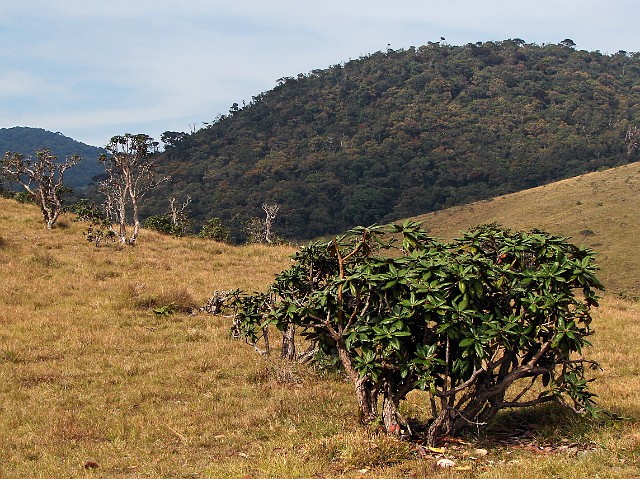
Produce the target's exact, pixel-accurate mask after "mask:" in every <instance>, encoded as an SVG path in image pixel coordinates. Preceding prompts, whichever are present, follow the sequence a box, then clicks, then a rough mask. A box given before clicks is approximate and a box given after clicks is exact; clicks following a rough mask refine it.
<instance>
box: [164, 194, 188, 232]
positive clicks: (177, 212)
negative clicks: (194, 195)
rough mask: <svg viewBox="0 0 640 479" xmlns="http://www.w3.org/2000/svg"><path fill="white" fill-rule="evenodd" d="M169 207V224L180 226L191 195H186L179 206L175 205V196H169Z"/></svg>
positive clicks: (175, 226)
mask: <svg viewBox="0 0 640 479" xmlns="http://www.w3.org/2000/svg"><path fill="white" fill-rule="evenodd" d="M168 199H169V207H170V208H171V225H172V226H173V227H174V228H177V227H178V226H180V224H181V223H183V221H182V220H183V219H184V218H185V217H186V215H187V213H186V210H187V207H188V206H189V205H190V204H191V196H189V195H187V199H186V200H185V202H184V203H182V205H180V207H179V208H178V207H177V206H176V201H177V200H176V198H175V197H173V196H170V197H169V198H168Z"/></svg>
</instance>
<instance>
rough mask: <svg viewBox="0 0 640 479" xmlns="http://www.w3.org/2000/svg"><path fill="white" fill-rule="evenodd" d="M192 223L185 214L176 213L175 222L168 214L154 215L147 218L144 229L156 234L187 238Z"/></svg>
mask: <svg viewBox="0 0 640 479" xmlns="http://www.w3.org/2000/svg"><path fill="white" fill-rule="evenodd" d="M192 223H193V221H192V220H191V219H190V218H189V216H188V215H187V214H186V213H184V212H183V213H178V214H177V215H176V218H175V221H174V219H173V217H172V215H171V214H170V213H167V214H164V215H154V216H150V217H149V218H147V219H146V220H145V222H144V227H145V228H148V229H150V230H153V231H157V232H158V233H162V234H166V235H171V236H176V237H179V238H181V237H183V236H188V235H189V234H190V232H191V226H192Z"/></svg>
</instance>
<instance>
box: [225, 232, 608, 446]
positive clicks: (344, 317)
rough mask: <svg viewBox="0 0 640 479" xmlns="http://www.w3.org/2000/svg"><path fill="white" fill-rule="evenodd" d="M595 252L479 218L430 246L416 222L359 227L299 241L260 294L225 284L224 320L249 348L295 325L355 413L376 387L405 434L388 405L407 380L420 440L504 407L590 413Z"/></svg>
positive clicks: (395, 429)
mask: <svg viewBox="0 0 640 479" xmlns="http://www.w3.org/2000/svg"><path fill="white" fill-rule="evenodd" d="M593 255H594V254H593V252H592V251H591V250H589V249H585V248H578V247H576V246H574V245H572V244H570V243H569V242H567V240H566V239H565V238H562V237H557V236H553V235H550V234H548V233H545V232H543V231H538V230H534V231H532V232H514V231H510V230H505V229H501V228H499V227H497V226H496V225H485V226H481V227H478V228H476V229H473V230H471V231H469V232H468V233H466V234H465V235H464V236H463V237H462V238H460V239H458V240H456V241H454V242H452V243H450V244H441V243H439V242H436V241H435V240H433V239H432V238H430V237H429V236H428V235H427V234H426V232H425V231H423V230H422V229H421V228H420V227H419V225H417V224H415V223H410V222H406V223H405V224H403V225H393V226H391V227H389V228H382V227H371V228H362V227H359V228H356V229H353V230H351V231H349V232H347V233H346V234H344V235H342V236H340V237H337V238H335V239H334V240H333V241H331V242H329V243H312V244H310V245H308V246H305V247H303V248H302V249H301V250H300V251H299V252H298V253H297V254H296V255H295V256H294V263H293V265H292V266H291V267H290V268H289V269H287V270H285V271H283V272H282V273H281V274H279V275H278V276H277V278H276V280H275V282H274V283H273V284H272V286H271V288H270V290H269V291H268V292H267V293H266V294H264V293H262V294H257V295H251V296H244V295H242V294H240V293H237V294H236V296H237V300H236V304H235V308H236V310H237V315H236V318H235V326H234V327H235V331H236V334H238V335H239V336H241V337H244V338H246V339H248V340H249V342H251V343H252V344H254V345H255V344H256V343H257V342H258V341H259V340H260V339H261V337H262V336H263V335H264V331H265V330H266V328H267V326H269V325H275V326H276V327H277V328H278V329H279V330H281V331H285V330H287V329H288V328H289V326H290V325H295V326H296V327H297V328H299V330H300V331H301V333H302V335H303V336H305V337H306V338H307V339H309V340H311V341H313V342H316V343H317V344H318V345H319V347H320V349H321V350H322V351H323V352H325V353H326V354H331V355H333V356H337V357H338V358H339V359H340V361H341V363H342V366H343V367H344V369H345V371H346V372H347V373H348V374H349V376H350V378H351V380H352V382H353V384H354V388H355V393H356V396H357V397H358V402H359V404H360V407H361V412H362V414H363V417H364V418H365V420H366V421H368V422H370V421H375V420H376V419H377V418H378V417H379V416H378V410H377V397H378V395H382V396H383V410H382V421H383V422H384V424H385V427H386V429H387V431H388V432H389V433H391V434H400V432H401V431H404V432H405V433H409V432H410V429H409V425H408V423H407V421H406V420H404V418H402V416H401V415H400V414H399V412H398V404H399V402H400V401H401V400H402V399H404V397H405V396H406V394H408V393H409V392H410V391H412V390H423V391H425V392H426V394H427V396H428V398H429V403H428V404H429V407H430V408H431V410H432V414H433V421H432V422H431V424H430V426H429V431H428V434H427V440H428V441H429V442H431V443H434V442H435V441H436V440H437V439H438V438H440V437H442V436H444V435H454V434H458V433H460V432H461V431H462V430H463V429H464V428H465V427H467V426H469V425H474V426H478V427H481V426H485V425H486V424H488V423H489V421H490V420H491V419H492V418H493V417H495V415H496V414H497V412H498V411H499V410H500V409H503V408H506V407H526V406H532V405H535V404H539V403H544V402H548V401H555V402H558V403H560V404H563V405H565V406H567V407H569V408H571V409H573V410H574V411H577V412H580V413H591V414H595V413H596V412H597V408H596V406H595V402H594V400H593V394H592V393H591V392H590V391H589V389H588V382H589V380H588V379H587V377H586V374H585V373H586V370H588V369H589V368H593V367H597V365H596V364H595V363H594V362H593V361H590V360H588V359H585V358H583V357H582V350H583V348H584V347H585V346H586V345H588V344H589V343H588V340H587V338H588V336H589V335H590V334H591V330H590V323H591V316H590V309H591V307H592V306H597V304H598V303H597V296H596V293H595V290H597V289H601V288H602V286H601V285H600V283H599V281H598V279H597V278H596V275H595V272H596V269H597V268H596V266H595V265H594V263H593ZM534 385H536V387H537V388H538V389H536V390H537V391H539V393H538V394H534V393H533V386H534ZM401 428H402V429H401Z"/></svg>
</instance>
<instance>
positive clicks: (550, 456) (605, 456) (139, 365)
mask: <svg viewBox="0 0 640 479" xmlns="http://www.w3.org/2000/svg"><path fill="white" fill-rule="evenodd" d="M0 212H1V213H0V235H1V237H2V238H3V239H4V242H3V246H2V247H1V248H0V277H1V278H2V280H1V281H0V411H2V413H1V414H0V477H8V478H9V477H10V478H51V477H68V478H85V477H96V478H97V477H100V478H138V477H149V478H151V477H152V478H159V477H164V478H172V477H175V478H178V477H197V478H229V477H237V478H242V477H244V476H245V475H248V476H250V477H252V478H255V479H257V478H289V477H291V478H293V477H301V478H302V477H304V478H306V477H322V478H355V477H360V476H362V477H365V478H369V477H370V478H407V477H409V478H410V477H436V478H438V477H442V478H445V477H446V478H450V477H482V478H514V477H517V478H522V479H527V478H539V477H576V478H586V477H629V478H630V477H637V476H638V475H640V469H639V468H638V462H639V461H640V427H639V425H638V421H640V380H639V379H638V378H639V377H640V375H639V374H638V372H639V371H638V364H640V345H639V344H638V341H637V337H638V333H640V331H639V329H640V318H639V315H638V305H637V303H634V302H630V301H626V300H622V299H619V298H607V299H605V300H603V302H602V307H601V308H600V310H599V312H598V313H597V314H596V318H595V328H596V330H597V333H596V335H595V336H594V337H593V346H592V347H591V348H590V351H589V356H592V357H594V358H595V359H597V360H598V361H600V363H601V365H602V367H603V369H602V371H599V372H597V373H596V376H597V379H598V381H597V382H596V383H595V385H594V388H595V391H596V392H597V393H598V394H599V396H600V403H601V405H602V406H603V407H605V408H608V409H611V410H613V411H614V412H616V413H618V414H621V415H623V416H626V417H627V418H628V419H627V420H625V421H620V422H610V423H606V422H605V423H603V424H601V425H597V426H593V425H592V424H587V423H585V422H584V421H580V420H576V419H575V418H574V417H572V416H568V415H566V414H564V413H562V412H559V411H558V410H555V409H553V408H541V409H538V410H537V411H536V412H531V411H527V412H526V413H524V412H522V411H521V412H517V413H506V414H505V415H504V416H503V417H501V419H500V421H501V422H500V423H498V424H497V425H496V428H498V429H499V428H500V427H502V429H505V428H507V429H511V430H513V429H515V428H518V427H523V425H529V426H530V430H531V435H529V436H527V437H526V438H522V441H521V443H511V444H504V443H501V442H500V441H498V440H497V436H496V435H494V436H491V435H482V436H479V437H476V436H474V435H473V434H472V435H470V436H469V437H468V438H466V440H467V442H468V444H456V443H452V444H449V445H448V446H447V449H446V452H445V455H447V456H448V457H451V458H453V459H454V460H455V461H456V464H457V466H462V467H468V468H469V470H448V471H442V470H436V468H435V461H436V456H437V455H433V456H429V457H422V456H421V455H420V454H419V453H418V452H417V450H416V447H415V445H414V444H409V443H406V442H401V441H397V440H395V439H393V438H389V437H387V436H384V435H381V434H379V433H378V432H377V431H376V429H375V428H370V429H365V428H361V427H359V426H357V425H356V415H357V408H356V407H355V404H354V399H353V396H352V390H351V386H350V385H349V384H348V383H347V382H345V381H344V380H343V379H342V378H341V377H340V376H339V375H334V374H321V373H320V372H315V371H313V370H312V369H309V368H305V367H302V366H292V365H291V364H287V363H283V362H281V361H279V360H277V359H276V358H272V359H265V358H263V357H261V356H258V355H257V354H256V353H255V352H254V351H253V349H252V348H250V347H249V346H246V345H244V344H243V343H240V342H238V341H235V340H233V339H232V338H230V336H229V318H224V317H220V316H211V315H206V314H189V313H187V312H186V309H185V312H180V311H177V312H176V313H175V314H173V315H171V316H168V317H163V316H158V315H155V314H154V313H153V312H152V310H151V309H150V308H152V307H156V306H162V305H164V304H167V302H169V303H170V302H175V303H176V304H188V305H189V307H191V305H192V304H193V303H196V304H197V305H204V303H205V302H206V300H207V299H208V298H209V297H210V296H211V295H212V293H213V291H214V290H224V289H231V288H242V289H245V290H249V291H254V290H262V289H264V288H265V287H266V286H267V285H268V284H269V283H270V282H271V281H272V279H273V275H274V274H275V273H276V272H278V271H280V270H281V269H283V268H284V267H286V266H287V264H288V261H289V260H288V257H289V255H290V254H292V253H293V250H292V249H291V248H289V247H286V246H277V247H264V246H260V245H251V246H246V247H235V246H230V245H226V244H221V243H215V242H211V241H207V240H202V239H198V238H187V239H176V238H171V237H167V236H162V235H159V234H156V233H153V232H148V231H143V233H142V234H141V237H140V241H139V245H138V246H136V247H135V248H129V247H127V248H120V247H117V246H114V245H109V246H106V247H101V248H96V247H95V246H93V244H91V243H88V242H86V241H84V239H83V237H82V234H81V231H82V226H83V225H82V224H77V223H75V222H73V220H72V218H70V217H69V218H65V221H66V222H67V223H68V227H67V228H56V229H54V230H52V231H45V230H44V228H42V225H41V224H40V219H39V212H38V211H37V209H36V208H35V207H33V206H31V205H21V204H18V203H16V202H13V201H10V200H4V199H1V200H0ZM583 229H584V228H583ZM426 410H427V406H426V405H425V404H424V403H423V402H420V401H418V400H417V399H415V398H410V400H409V401H408V404H407V406H406V409H405V413H406V414H408V415H411V416H414V415H415V416H421V415H422V416H424V415H425V411H426ZM563 441H565V442H566V441H569V442H580V443H581V444H586V445H588V446H589V447H584V448H577V449H575V450H571V449H569V450H568V451H564V452H563V451H558V450H555V449H554V450H553V451H552V452H546V451H545V450H544V449H539V447H544V446H547V445H557V444H560V443H563ZM478 447H486V448H487V450H488V454H487V456H486V457H482V458H478V459H471V457H473V450H474V448H478ZM94 465H97V467H95V466H94Z"/></svg>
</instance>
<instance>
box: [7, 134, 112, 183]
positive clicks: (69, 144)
mask: <svg viewBox="0 0 640 479" xmlns="http://www.w3.org/2000/svg"><path fill="white" fill-rule="evenodd" d="M44 148H49V149H50V150H51V151H52V152H53V154H54V155H56V156H57V157H58V159H59V160H64V159H65V158H69V157H71V156H72V155H74V154H75V155H78V156H80V157H81V158H82V160H83V161H81V162H80V163H79V164H78V165H76V166H74V167H73V168H70V169H69V170H67V172H66V173H65V176H64V180H65V181H64V182H65V184H66V185H67V186H70V187H72V188H82V187H85V186H87V185H88V184H89V183H91V178H92V177H94V176H95V175H98V174H100V173H103V172H104V167H103V166H102V165H100V163H98V158H99V157H100V155H101V154H102V153H106V151H105V150H103V149H102V148H97V147H95V146H90V145H86V144H84V143H81V142H79V141H76V140H73V139H72V138H69V137H68V136H64V135H63V134H62V133H53V132H51V131H48V130H44V129H42V128H30V127H26V126H16V127H13V128H0V155H3V156H4V154H5V153H6V152H7V151H10V152H12V153H21V154H23V155H25V156H31V157H34V158H35V154H36V150H42V149H44Z"/></svg>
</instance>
